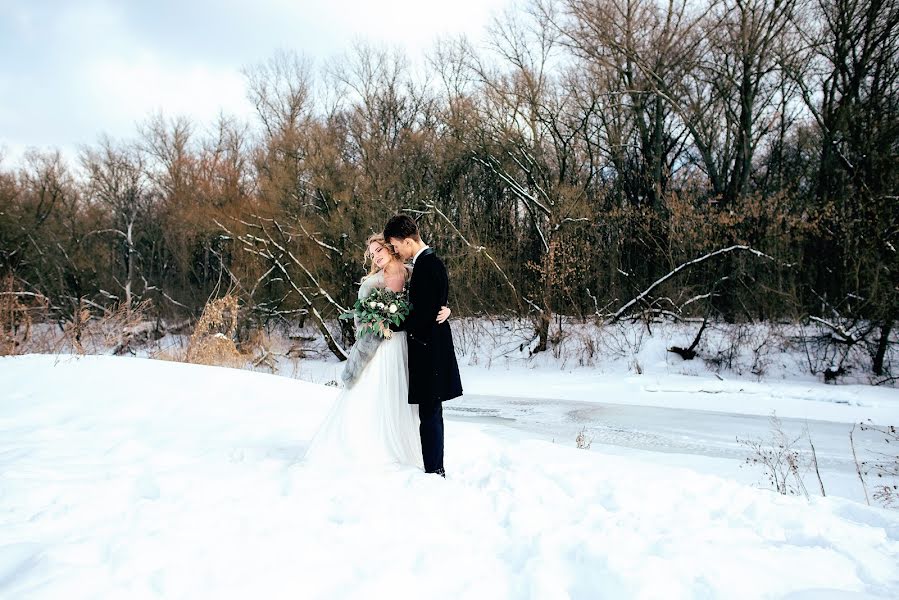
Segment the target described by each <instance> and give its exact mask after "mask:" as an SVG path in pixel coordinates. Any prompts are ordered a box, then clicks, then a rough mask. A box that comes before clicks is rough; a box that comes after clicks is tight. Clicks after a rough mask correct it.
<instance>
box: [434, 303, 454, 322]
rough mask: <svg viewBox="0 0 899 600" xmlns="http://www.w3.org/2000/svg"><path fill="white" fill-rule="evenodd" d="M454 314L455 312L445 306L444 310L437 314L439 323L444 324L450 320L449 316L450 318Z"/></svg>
mask: <svg viewBox="0 0 899 600" xmlns="http://www.w3.org/2000/svg"><path fill="white" fill-rule="evenodd" d="M452 312H453V311H451V310H450V309H449V306H444V307H443V308H441V309H440V312H439V313H437V322H438V323H443V322H444V321H446V320H447V319H449V316H450V314H451V313H452Z"/></svg>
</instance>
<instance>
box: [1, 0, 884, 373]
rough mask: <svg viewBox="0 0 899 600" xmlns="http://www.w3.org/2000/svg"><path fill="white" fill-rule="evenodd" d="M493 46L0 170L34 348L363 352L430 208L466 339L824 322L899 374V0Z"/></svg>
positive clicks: (397, 57)
mask: <svg viewBox="0 0 899 600" xmlns="http://www.w3.org/2000/svg"><path fill="white" fill-rule="evenodd" d="M488 39H489V43H487V44H485V45H483V46H482V47H473V46H472V45H471V44H470V43H468V42H467V41H466V40H465V39H446V40H441V41H439V42H437V43H436V44H435V46H434V48H433V50H432V51H431V52H430V53H429V55H428V57H427V58H426V60H424V61H422V62H421V64H419V63H417V62H413V61H411V60H410V59H409V57H406V56H404V55H403V54H402V53H400V52H398V51H395V50H391V49H385V48H380V47H375V46H372V45H369V44H367V43H365V42H362V41H360V42H359V43H358V44H357V45H355V46H354V48H352V49H351V50H350V51H349V52H348V53H347V54H346V55H345V56H343V57H341V58H339V59H335V60H333V61H330V62H329V63H327V64H326V65H320V66H316V65H313V64H312V63H311V62H310V61H308V60H307V59H305V58H304V57H303V55H302V54H301V53H299V52H295V51H290V50H284V51H281V52H278V53H276V54H275V55H273V56H272V57H271V58H270V59H269V60H267V61H265V62H263V63H260V64H256V65H250V66H247V67H246V68H245V69H244V74H245V77H246V85H247V93H248V96H249V98H250V99H251V100H252V102H253V104H254V106H255V107H256V118H255V120H254V121H253V122H248V123H246V122H241V121H240V120H238V119H235V118H231V117H228V116H225V115H223V116H221V117H220V118H219V119H218V120H217V121H216V122H215V123H212V124H199V123H194V122H191V121H189V120H187V119H184V118H181V117H178V116H173V115H165V114H155V115H150V116H148V117H147V119H146V120H145V121H144V122H142V123H140V124H139V126H138V128H137V132H136V135H135V137H134V138H133V139H129V140H117V139H109V138H100V139H99V141H97V142H96V143H94V144H93V145H90V146H87V147H84V148H83V149H82V151H81V153H80V156H79V157H78V159H77V161H75V162H74V163H71V164H70V163H68V162H67V161H66V160H64V158H63V157H62V155H61V154H60V152H58V151H53V150H50V151H46V150H45V151H40V150H33V151H30V152H28V153H27V155H26V157H25V159H24V161H23V162H22V164H20V165H15V166H11V165H8V164H6V163H4V162H0V277H2V281H3V289H2V290H0V294H2V295H0V298H2V300H0V316H2V319H3V326H2V329H3V331H2V333H3V341H4V345H5V346H6V348H7V350H6V351H12V350H10V348H14V347H15V346H16V345H17V344H19V342H20V341H21V339H22V336H23V335H27V333H23V331H25V329H23V328H24V327H25V323H26V322H28V323H30V322H35V321H44V322H50V323H56V324H58V325H59V327H60V328H66V327H68V328H70V329H72V328H74V330H75V331H77V330H78V327H79V324H80V323H82V322H84V321H85V320H87V319H90V318H91V317H92V315H93V316H98V315H103V314H110V313H111V312H113V311H118V312H121V311H125V312H126V313H127V312H130V311H131V310H134V309H138V308H139V310H140V311H142V314H146V315H149V316H151V317H153V318H154V319H156V320H157V321H158V322H162V321H163V320H168V321H170V322H174V321H178V320H183V319H196V318H197V317H198V316H199V315H200V314H201V313H202V312H203V309H204V307H205V306H206V305H207V302H208V301H209V300H211V299H215V298H219V297H222V296H225V295H227V294H231V295H233V296H235V297H237V298H238V299H239V301H240V306H241V309H240V310H241V327H239V328H236V329H235V335H236V336H241V335H248V333H246V332H249V331H252V330H253V329H254V328H259V327H263V326H267V325H271V324H273V323H274V324H277V323H284V324H303V323H305V324H312V325H314V326H315V327H317V328H318V331H319V332H320V334H321V335H322V336H323V338H324V339H325V341H326V342H327V343H328V346H329V348H330V349H331V351H332V352H333V353H334V354H335V355H337V356H342V355H343V354H344V353H345V351H346V348H348V346H349V344H351V343H352V341H353V331H352V328H351V326H349V325H348V324H347V322H345V321H338V319H337V316H338V315H339V314H340V313H341V312H342V311H344V310H345V309H346V307H349V306H351V305H352V302H353V300H354V298H355V294H356V290H357V284H358V281H359V280H360V278H361V277H362V276H363V275H364V274H365V273H366V272H367V268H366V265H365V264H364V262H363V258H362V257H363V252H364V248H363V244H364V241H365V239H366V237H367V236H368V235H369V234H371V233H373V232H377V231H380V230H381V229H382V227H383V224H384V223H385V222H386V220H387V219H388V218H389V217H390V216H391V215H392V214H394V213H396V212H405V213H408V214H411V215H414V216H415V217H416V218H417V219H418V221H419V224H420V227H421V229H422V231H423V236H424V238H425V239H426V241H427V242H428V243H429V244H430V245H432V246H434V247H435V248H437V250H438V252H439V254H440V255H441V256H442V257H443V259H444V261H445V262H446V264H447V266H448V269H449V271H450V278H451V285H452V290H451V298H450V304H451V306H452V307H453V311H454V314H455V315H457V316H460V317H462V316H473V317H478V316H489V317H503V318H518V319H523V320H525V321H526V322H529V323H530V324H531V327H532V329H533V340H532V342H531V351H532V352H535V353H536V352H541V351H545V350H547V349H548V347H550V346H551V345H552V344H553V339H552V330H553V327H554V326H561V324H562V323H563V321H564V320H566V319H577V320H580V321H591V320H592V321H595V322H596V323H598V324H608V323H614V322H617V321H619V320H621V319H640V320H644V321H646V322H647V323H651V322H652V321H654V320H658V319H670V320H675V321H676V320H682V319H697V320H698V322H702V323H703V325H702V327H704V324H705V323H706V322H708V321H714V322H728V323H755V322H789V323H816V324H818V325H819V326H820V331H821V335H822V336H825V337H826V338H827V340H828V341H829V343H832V344H837V345H842V346H844V347H846V348H849V347H854V348H859V347H863V348H864V349H865V351H866V352H867V353H868V354H869V355H870V359H871V360H870V369H871V370H872V372H873V373H874V374H876V375H883V376H891V375H892V376H895V370H896V369H895V365H893V366H892V372H891V365H890V360H889V356H890V355H891V352H890V350H891V348H892V347H895V346H896V342H895V339H896V336H895V331H894V327H895V325H896V319H897V317H899V314H897V313H899V277H897V273H899V258H897V247H899V52H897V49H899V0H711V1H702V2H696V1H690V2H687V1H685V0H676V1H675V0H673V1H670V2H660V1H651V0H633V1H627V0H589V1H588V0H535V1H533V2H530V3H529V4H526V5H523V6H520V7H519V8H517V9H516V10H514V11H510V12H508V13H506V14H504V15H501V16H499V17H498V18H497V19H496V20H495V22H494V23H493V25H492V26H491V28H490V32H489V37H488ZM699 331H700V334H701V331H702V329H701V328H700V329H699ZM697 339H698V338H697ZM683 350H690V349H689V348H688V349H683Z"/></svg>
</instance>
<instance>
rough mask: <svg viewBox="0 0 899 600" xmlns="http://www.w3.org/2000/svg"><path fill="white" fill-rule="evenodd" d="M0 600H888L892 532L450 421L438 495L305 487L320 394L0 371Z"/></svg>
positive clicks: (309, 388)
mask: <svg viewBox="0 0 899 600" xmlns="http://www.w3.org/2000/svg"><path fill="white" fill-rule="evenodd" d="M0 390H2V392H0V394H2V399H0V482H2V494H0V531H2V533H3V535H2V541H0V596H2V597H9V598H60V597H67V598H88V597H90V598H98V597H100V598H121V597H127V598H157V597H162V598H213V597H214V598H231V597H234V598H238V597H239V598H246V597H256V598H298V597H299V598H342V597H347V598H356V597H359V598H361V597H393V598H411V597H422V596H427V597H431V598H491V599H497V598H588V597H589V598H595V597H603V598H644V599H649V598H665V599H672V598H728V599H731V598H785V597H791V598H822V597H823V598H857V597H870V598H891V597H896V596H897V595H899V515H897V514H896V513H892V512H889V511H886V510H881V509H875V508H869V507H866V506H864V505H860V504H857V503H854V502H851V501H847V500H840V499H832V498H819V499H813V500H812V501H811V502H809V501H806V500H803V499H799V498H790V497H782V496H778V495H776V494H774V493H771V492H767V491H763V490H758V489H754V488H751V487H748V486H745V485H741V484H739V483H736V482H734V481H729V480H726V479H722V478H719V477H713V476H709V475H701V474H698V473H696V472H695V471H691V470H689V469H684V468H672V467H670V466H662V465H658V464H654V463H651V462H647V461H641V460H635V459H633V458H628V457H622V456H608V455H603V454H601V453H597V452H584V451H581V450H577V449H574V448H571V447H566V446H562V445H559V444H552V443H549V442H545V441H538V440H533V439H511V436H510V437H509V438H507V437H504V436H498V435H494V434H493V433H492V431H493V429H491V428H487V427H485V426H483V425H480V424H478V423H472V422H463V421H461V420H450V421H448V423H447V452H446V454H447V457H446V462H447V466H448V469H449V473H450V477H449V479H448V480H446V481H444V480H442V479H440V478H436V477H433V476H427V475H424V474H422V473H421V472H420V471H418V470H416V469H411V468H404V467H399V466H395V467H385V468H384V469H382V470H368V471H360V472H329V471H326V470H321V469H318V470H316V469H311V468H309V467H307V466H305V465H304V464H303V462H302V455H303V452H304V449H305V447H306V444H307V443H308V440H309V438H310V436H311V435H312V433H313V432H314V431H315V429H316V427H317V425H318V423H319V422H320V421H321V419H322V418H323V417H324V415H325V413H326V411H327V409H328V407H329V405H330V403H331V402H332V401H333V398H334V394H335V390H334V389H332V388H327V387H324V386H320V385H314V384H311V383H307V382H302V381H296V380H293V379H288V378H282V377H276V376H270V375H262V374H257V373H249V372H245V371H237V370H231V369H223V368H214V367H199V366H193V365H185V364H177V363H167V362H162V361H150V360H143V359H126V358H112V357H83V358H76V357H65V358H57V357H54V356H46V355H44V356H38V355H29V356H23V357H14V358H2V359H0Z"/></svg>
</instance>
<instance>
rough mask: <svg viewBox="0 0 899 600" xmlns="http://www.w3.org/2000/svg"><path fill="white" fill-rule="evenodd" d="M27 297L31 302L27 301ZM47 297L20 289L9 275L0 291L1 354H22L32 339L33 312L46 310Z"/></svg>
mask: <svg viewBox="0 0 899 600" xmlns="http://www.w3.org/2000/svg"><path fill="white" fill-rule="evenodd" d="M26 299H30V300H31V302H30V303H27V302H26ZM46 308H47V299H46V298H44V297H43V296H41V295H39V294H32V293H30V292H24V291H22V290H20V289H18V286H17V285H16V282H15V278H13V276H12V275H7V276H6V278H5V279H4V281H3V291H2V292H0V356H10V355H13V354H21V353H23V352H24V351H25V348H26V345H27V343H28V342H29V340H30V339H31V326H32V324H33V317H32V315H31V313H33V312H36V311H44V310H46Z"/></svg>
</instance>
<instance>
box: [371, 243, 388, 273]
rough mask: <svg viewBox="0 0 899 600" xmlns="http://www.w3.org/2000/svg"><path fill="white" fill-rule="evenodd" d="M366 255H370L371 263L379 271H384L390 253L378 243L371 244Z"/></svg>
mask: <svg viewBox="0 0 899 600" xmlns="http://www.w3.org/2000/svg"><path fill="white" fill-rule="evenodd" d="M368 253H369V254H370V255H371V259H372V261H373V262H374V263H375V265H377V267H378V268H379V269H382V270H383V269H384V267H386V266H387V263H389V262H390V259H391V256H390V251H389V250H387V248H385V247H384V246H382V245H381V244H379V243H378V242H372V243H371V245H370V246H369V247H368Z"/></svg>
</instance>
